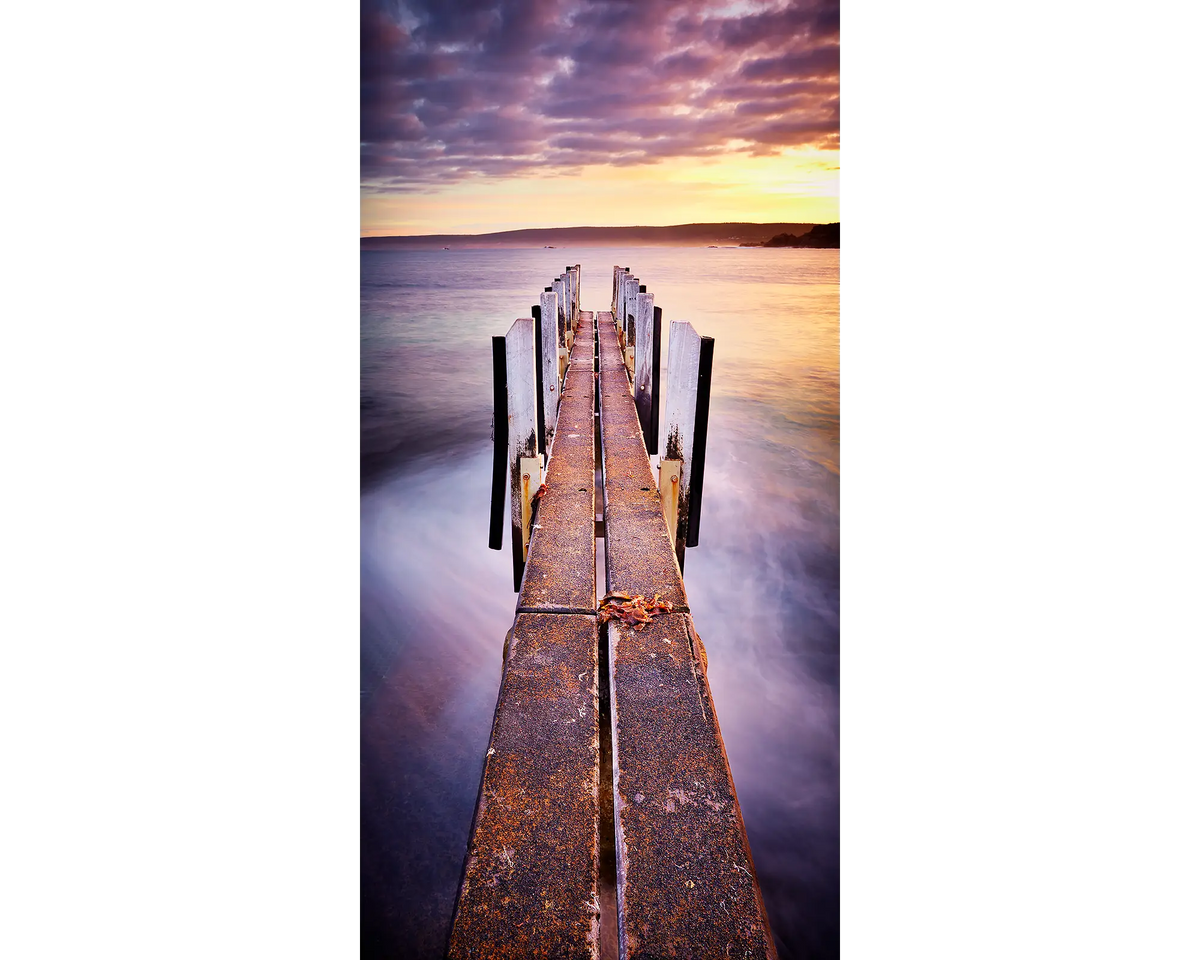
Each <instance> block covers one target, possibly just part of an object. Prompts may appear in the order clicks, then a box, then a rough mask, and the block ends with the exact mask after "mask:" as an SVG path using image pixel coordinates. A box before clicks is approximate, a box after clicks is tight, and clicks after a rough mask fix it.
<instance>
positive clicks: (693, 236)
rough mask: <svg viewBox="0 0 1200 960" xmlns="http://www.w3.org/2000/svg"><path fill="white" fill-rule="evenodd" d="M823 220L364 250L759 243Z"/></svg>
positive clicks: (394, 240) (542, 234)
mask: <svg viewBox="0 0 1200 960" xmlns="http://www.w3.org/2000/svg"><path fill="white" fill-rule="evenodd" d="M814 226H824V225H823V224H815V225H814V224H811V223H684V224H679V225H677V226H673V227H546V228H537V229H531V230H506V231H504V232H503V233H483V234H437V235H430V236H424V237H362V238H361V239H360V241H359V243H360V249H362V250H396V249H426V250H428V249H435V250H437V249H441V248H442V247H450V248H451V249H455V248H469V247H545V246H554V247H566V248H569V247H628V246H638V247H647V246H671V247H678V246H687V247H694V246H709V245H713V244H715V245H717V246H738V245H739V244H746V245H753V246H760V245H762V244H765V243H766V242H767V241H768V240H770V239H771V238H772V237H774V236H778V235H779V234H780V233H783V232H786V233H788V234H790V235H793V236H803V235H804V234H806V233H808V232H809V231H810V230H812V229H813V228H814Z"/></svg>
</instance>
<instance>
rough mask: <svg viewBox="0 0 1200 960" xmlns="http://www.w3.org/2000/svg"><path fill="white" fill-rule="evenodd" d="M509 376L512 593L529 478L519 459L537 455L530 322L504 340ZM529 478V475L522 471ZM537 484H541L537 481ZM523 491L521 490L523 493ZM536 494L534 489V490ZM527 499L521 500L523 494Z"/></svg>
mask: <svg viewBox="0 0 1200 960" xmlns="http://www.w3.org/2000/svg"><path fill="white" fill-rule="evenodd" d="M504 343H505V367H506V370H507V375H508V464H509V517H510V525H511V530H512V551H513V590H520V589H521V576H522V574H523V573H524V572H525V557H526V545H527V542H528V541H527V537H528V529H527V528H526V527H525V526H524V525H523V524H522V522H521V520H522V514H523V513H527V511H528V506H525V505H523V500H524V501H526V502H527V500H528V487H529V483H530V481H531V480H532V479H533V478H532V476H529V477H527V479H525V480H524V482H522V470H521V461H522V459H525V460H529V459H532V458H534V457H536V456H537V455H538V452H537V371H536V370H535V368H534V345H533V319H532V318H530V319H525V320H517V321H516V322H514V323H513V325H512V327H510V328H509V331H508V333H507V334H506V335H505V338H504ZM525 472H526V474H528V471H525ZM539 483H540V481H539ZM523 487H524V490H523ZM534 489H535V490H536V487H535V488H534ZM523 493H525V494H526V496H525V497H523V496H522V494H523Z"/></svg>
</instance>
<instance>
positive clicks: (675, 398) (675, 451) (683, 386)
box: [659, 320, 713, 570]
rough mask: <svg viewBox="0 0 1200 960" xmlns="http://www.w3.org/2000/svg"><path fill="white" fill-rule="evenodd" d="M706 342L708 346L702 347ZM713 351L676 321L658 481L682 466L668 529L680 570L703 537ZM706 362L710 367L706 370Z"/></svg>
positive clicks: (670, 348)
mask: <svg viewBox="0 0 1200 960" xmlns="http://www.w3.org/2000/svg"><path fill="white" fill-rule="evenodd" d="M702 340H703V341H707V344H706V345H704V346H703V347H702ZM712 350H713V339H712V337H704V338H701V336H700V335H699V334H698V333H696V331H695V330H694V329H693V328H692V325H691V324H690V323H685V322H682V321H679V320H673V321H671V333H670V343H669V346H668V349H667V399H666V417H665V421H666V423H665V430H666V450H665V451H664V453H663V461H662V463H661V465H660V467H659V475H660V482H661V479H662V477H664V476H665V473H664V471H665V470H668V469H674V467H673V466H669V464H668V462H672V463H673V462H675V461H678V463H679V467H678V469H679V485H678V486H679V492H678V500H677V502H678V510H677V514H676V520H675V525H674V527H673V528H672V527H670V526H669V525H668V528H669V529H670V532H671V537H672V540H673V542H674V544H675V556H676V558H677V559H678V560H679V567H680V569H681V570H682V569H683V555H684V550H685V548H686V547H687V546H696V544H698V543H699V536H700V495H701V493H702V491H703V472H702V471H703V468H704V450H705V441H706V436H702V435H701V433H700V429H701V427H703V430H704V433H705V435H706V434H707V430H708V386H709V384H710V382H711V378H712ZM702 361H705V362H706V364H707V366H705V363H702ZM702 372H703V377H702ZM702 381H703V382H702ZM702 392H703V395H704V401H703V408H702V409H701V404H700V403H699V402H698V401H699V398H700V396H701V393H702ZM701 420H702V421H703V423H701ZM697 444H699V449H698V450H697ZM697 453H699V455H698V456H697ZM659 490H660V493H662V495H663V501H664V510H665V509H666V507H665V503H666V500H667V496H668V494H667V492H665V491H663V490H662V488H661V486H660V488H659ZM693 514H694V515H695V520H694V521H693V519H692V517H693ZM693 522H694V524H695V526H694V528H693Z"/></svg>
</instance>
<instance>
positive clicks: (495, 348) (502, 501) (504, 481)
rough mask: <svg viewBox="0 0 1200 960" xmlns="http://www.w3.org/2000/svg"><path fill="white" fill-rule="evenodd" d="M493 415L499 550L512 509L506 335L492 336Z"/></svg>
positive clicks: (494, 526) (492, 531) (491, 540)
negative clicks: (509, 489) (510, 506)
mask: <svg viewBox="0 0 1200 960" xmlns="http://www.w3.org/2000/svg"><path fill="white" fill-rule="evenodd" d="M492 417H493V418H494V419H493V421H492V434H493V439H492V517H491V521H492V522H491V526H490V527H489V528H488V547H490V548H491V549H492V550H499V549H500V547H501V545H502V543H503V540H504V521H505V514H506V513H507V512H508V365H507V363H506V361H505V356H504V338H503V337H492Z"/></svg>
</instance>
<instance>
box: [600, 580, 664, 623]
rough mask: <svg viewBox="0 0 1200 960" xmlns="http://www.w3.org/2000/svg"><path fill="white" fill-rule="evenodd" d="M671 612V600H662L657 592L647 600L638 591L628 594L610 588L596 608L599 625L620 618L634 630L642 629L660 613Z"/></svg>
mask: <svg viewBox="0 0 1200 960" xmlns="http://www.w3.org/2000/svg"><path fill="white" fill-rule="evenodd" d="M670 612H671V601H670V600H663V599H662V598H661V597H660V596H659V595H658V594H657V593H656V594H655V595H654V599H653V600H650V601H647V600H646V598H645V597H643V596H642V595H641V594H640V593H639V594H637V595H636V596H632V597H631V596H630V595H629V594H627V593H623V592H622V591H620V590H610V591H609V592H608V593H606V594H605V595H604V599H603V600H601V601H600V606H599V607H598V608H597V609H596V613H597V616H598V618H599V623H600V624H601V625H603V624H605V623H607V622H608V621H609V620H620V621H622V622H623V623H627V624H629V625H630V626H632V627H633V629H634V630H644V629H645V628H646V624H648V623H650V622H651V621H652V620H653V619H654V618H655V617H657V616H658V615H659V614H661V613H670Z"/></svg>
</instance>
